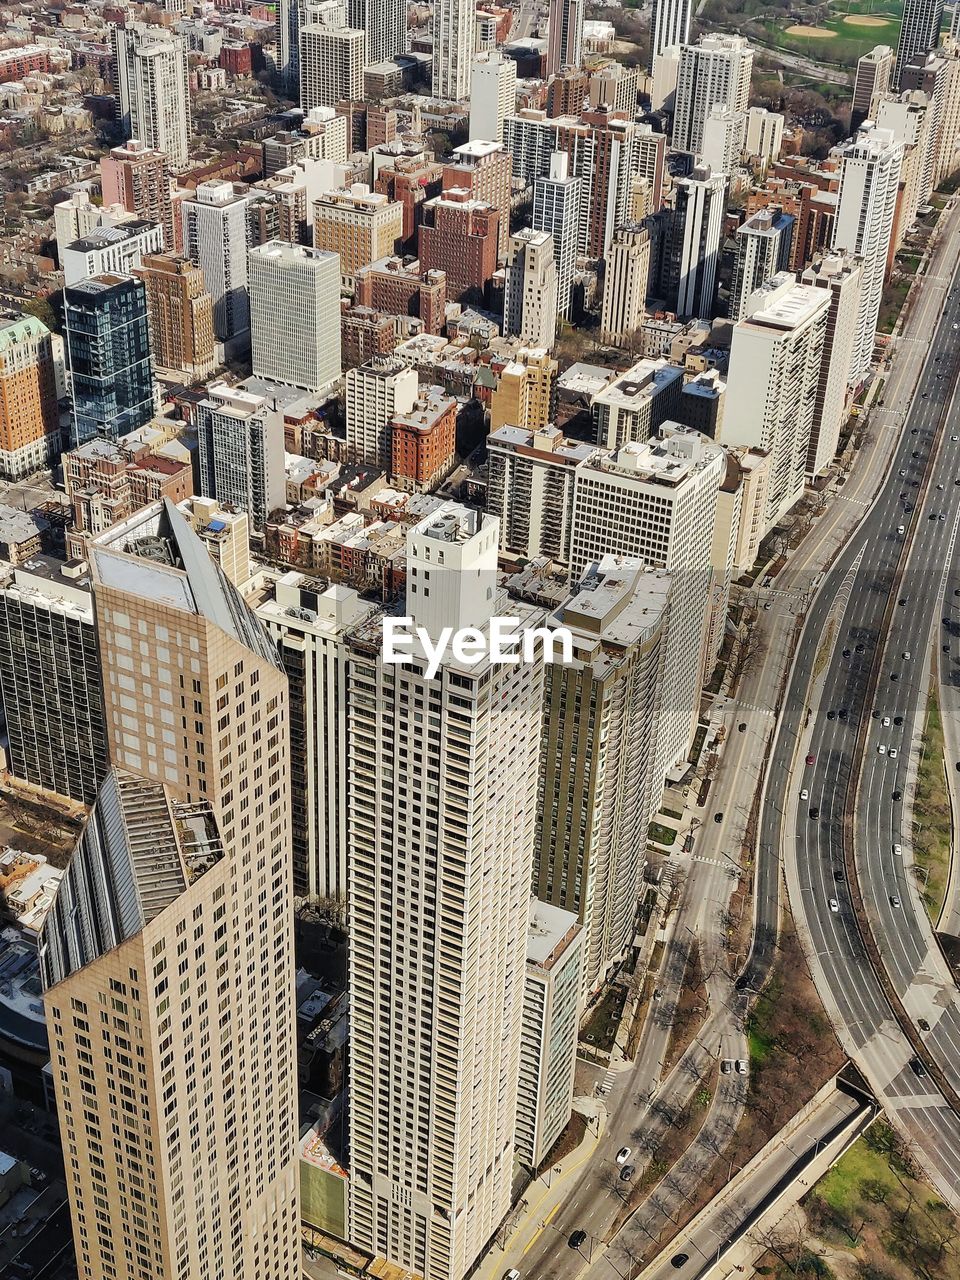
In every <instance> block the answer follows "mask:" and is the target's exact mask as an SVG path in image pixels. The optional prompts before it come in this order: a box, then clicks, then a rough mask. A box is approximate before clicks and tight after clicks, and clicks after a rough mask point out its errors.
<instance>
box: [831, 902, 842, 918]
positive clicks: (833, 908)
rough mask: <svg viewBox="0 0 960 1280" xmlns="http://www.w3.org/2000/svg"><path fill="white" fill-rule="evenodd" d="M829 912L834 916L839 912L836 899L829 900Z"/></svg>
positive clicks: (838, 904)
mask: <svg viewBox="0 0 960 1280" xmlns="http://www.w3.org/2000/svg"><path fill="white" fill-rule="evenodd" d="M830 910H831V911H832V912H833V914H834V915H836V914H837V912H838V911H839V910H840V903H839V902H838V901H837V900H836V898H831V899H830Z"/></svg>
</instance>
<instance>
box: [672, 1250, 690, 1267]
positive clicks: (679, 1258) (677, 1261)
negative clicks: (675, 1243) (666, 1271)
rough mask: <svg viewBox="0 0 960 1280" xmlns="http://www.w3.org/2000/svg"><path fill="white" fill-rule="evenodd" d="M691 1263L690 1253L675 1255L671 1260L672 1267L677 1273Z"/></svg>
mask: <svg viewBox="0 0 960 1280" xmlns="http://www.w3.org/2000/svg"><path fill="white" fill-rule="evenodd" d="M689 1261H690V1255H689V1253H675V1254H674V1255H673V1257H672V1258H671V1259H670V1265H671V1267H673V1268H674V1269H675V1270H676V1271H679V1270H680V1268H681V1267H685V1266H686V1265H687V1263H688V1262H689Z"/></svg>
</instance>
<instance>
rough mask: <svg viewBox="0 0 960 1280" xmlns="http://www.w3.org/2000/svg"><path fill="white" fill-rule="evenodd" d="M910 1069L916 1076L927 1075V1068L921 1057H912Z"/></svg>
mask: <svg viewBox="0 0 960 1280" xmlns="http://www.w3.org/2000/svg"><path fill="white" fill-rule="evenodd" d="M910 1070H911V1071H912V1072H913V1074H914V1075H915V1076H925V1075H926V1074H927V1068H926V1067H925V1066H924V1065H923V1063H922V1062H921V1061H920V1059H919V1058H911V1059H910Z"/></svg>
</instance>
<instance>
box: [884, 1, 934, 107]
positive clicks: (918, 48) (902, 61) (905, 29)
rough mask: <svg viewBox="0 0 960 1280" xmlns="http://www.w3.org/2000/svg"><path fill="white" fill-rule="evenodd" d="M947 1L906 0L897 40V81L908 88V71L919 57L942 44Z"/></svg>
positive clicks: (896, 82) (900, 87)
mask: <svg viewBox="0 0 960 1280" xmlns="http://www.w3.org/2000/svg"><path fill="white" fill-rule="evenodd" d="M943 9H944V0H904V6H903V20H902V22H901V23H900V38H899V40H898V41H897V66H896V75H895V84H896V86H897V88H899V89H902V88H904V87H905V86H904V84H903V73H904V70H905V69H906V68H907V67H908V66H909V65H910V63H911V62H913V61H914V59H915V58H917V57H918V56H919V57H921V58H923V57H925V56H926V55H927V54H928V53H930V52H931V51H932V50H933V49H936V47H937V45H938V44H939V43H940V28H941V26H942V25H943Z"/></svg>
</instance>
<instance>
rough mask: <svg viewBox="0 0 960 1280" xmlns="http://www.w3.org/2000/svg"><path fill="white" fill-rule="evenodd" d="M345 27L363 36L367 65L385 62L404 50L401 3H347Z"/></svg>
mask: <svg viewBox="0 0 960 1280" xmlns="http://www.w3.org/2000/svg"><path fill="white" fill-rule="evenodd" d="M347 26H348V27H353V28H354V30H357V31H362V32H363V33H364V34H365V36H366V54H365V58H364V61H365V64H366V65H367V66H370V65H371V64H372V63H376V62H389V61H390V60H391V59H392V58H395V57H396V56H397V54H398V53H403V51H404V50H405V49H406V47H407V6H406V4H405V3H404V0H347Z"/></svg>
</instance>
